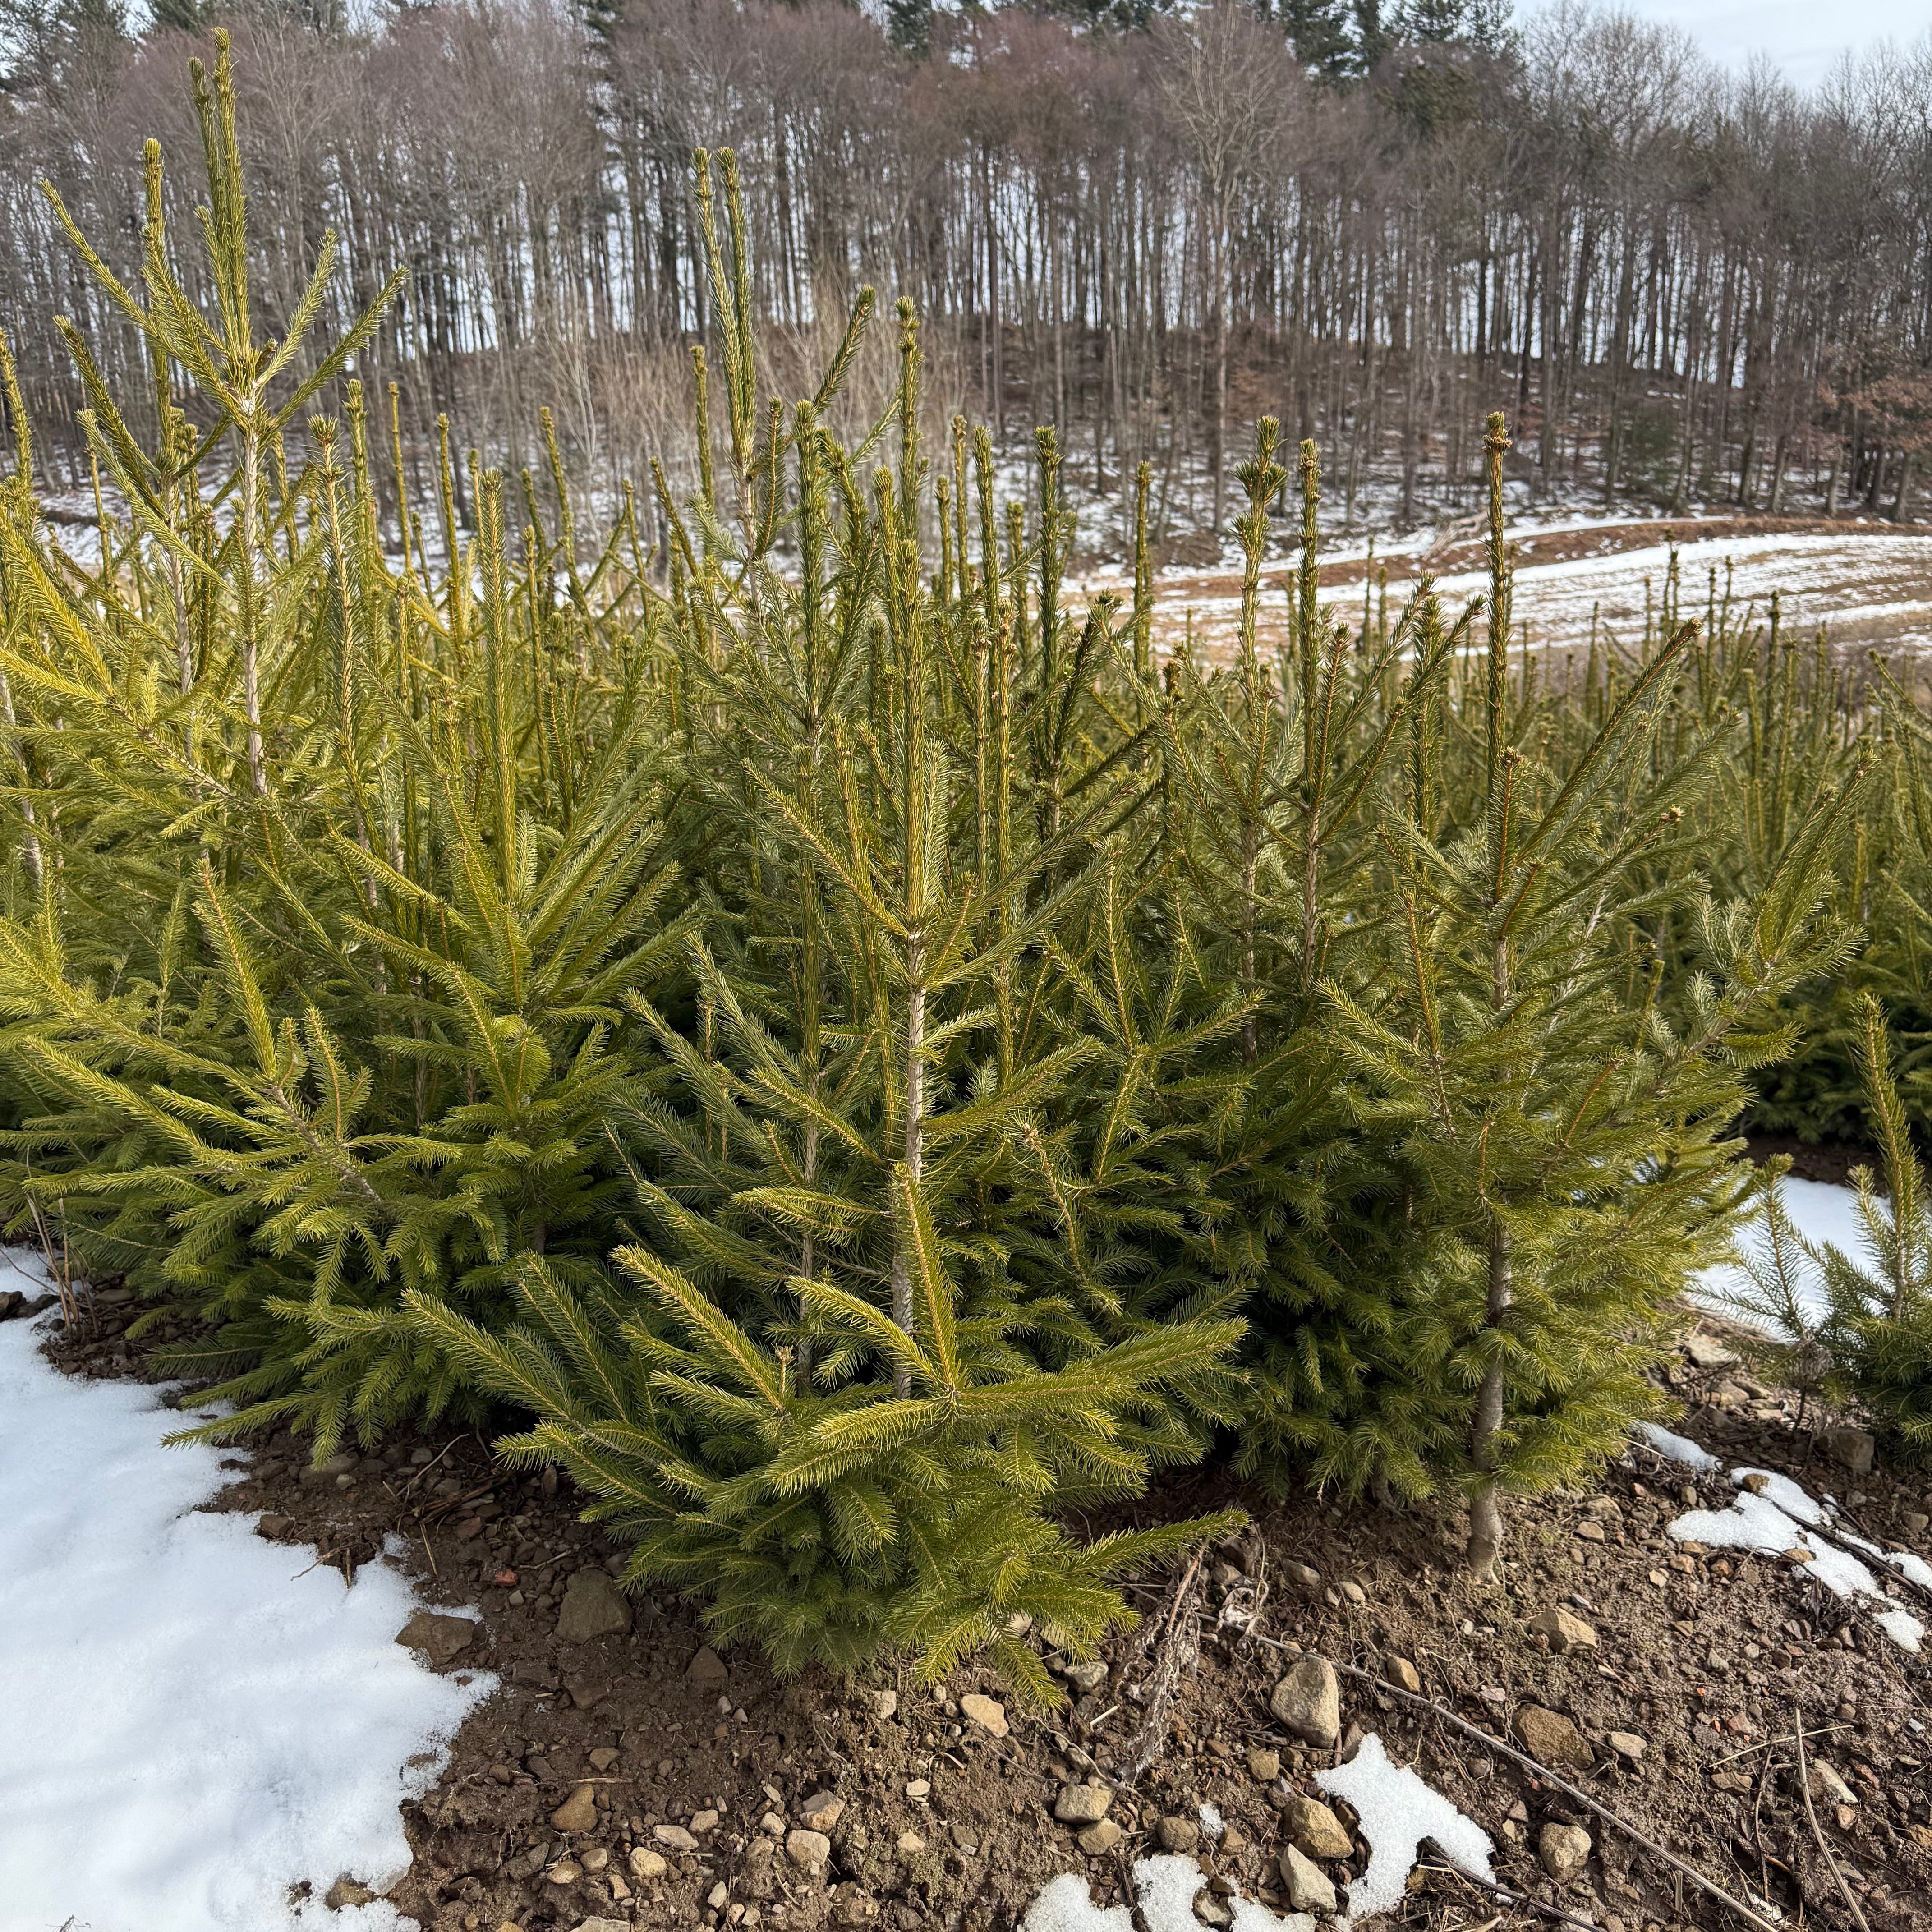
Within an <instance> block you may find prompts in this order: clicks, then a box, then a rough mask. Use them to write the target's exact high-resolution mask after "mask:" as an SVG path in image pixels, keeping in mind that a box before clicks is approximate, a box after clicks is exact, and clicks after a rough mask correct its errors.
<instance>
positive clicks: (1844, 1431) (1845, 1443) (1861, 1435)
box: [1825, 1424, 1877, 1476]
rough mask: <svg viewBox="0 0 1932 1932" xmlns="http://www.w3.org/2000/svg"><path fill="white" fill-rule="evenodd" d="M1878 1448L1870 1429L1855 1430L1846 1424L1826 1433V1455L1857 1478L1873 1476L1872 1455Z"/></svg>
mask: <svg viewBox="0 0 1932 1932" xmlns="http://www.w3.org/2000/svg"><path fill="white" fill-rule="evenodd" d="M1876 1447H1877V1445H1876V1443H1874V1442H1873V1440H1872V1436H1871V1432H1870V1430H1868V1429H1854V1428H1852V1427H1850V1426H1849V1424H1846V1426H1845V1427H1842V1428H1838V1429H1828V1430H1826V1432H1825V1454H1826V1455H1828V1456H1829V1457H1831V1459H1832V1461H1833V1462H1835V1463H1842V1464H1843V1466H1845V1468H1846V1469H1849V1471H1850V1472H1852V1475H1855V1476H1868V1475H1870V1474H1871V1466H1872V1454H1873V1450H1874V1449H1875V1448H1876Z"/></svg>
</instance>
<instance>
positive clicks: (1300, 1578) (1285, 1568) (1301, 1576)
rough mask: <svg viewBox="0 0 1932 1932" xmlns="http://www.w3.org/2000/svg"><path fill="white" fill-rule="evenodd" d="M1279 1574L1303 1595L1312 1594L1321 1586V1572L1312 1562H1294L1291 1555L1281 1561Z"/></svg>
mask: <svg viewBox="0 0 1932 1932" xmlns="http://www.w3.org/2000/svg"><path fill="white" fill-rule="evenodd" d="M1281 1574H1282V1575H1283V1577H1284V1578H1285V1579H1286V1580H1287V1581H1288V1582H1289V1583H1292V1584H1293V1585H1294V1586H1295V1588H1296V1589H1298V1590H1299V1591H1301V1592H1302V1594H1303V1595H1304V1596H1310V1597H1312V1596H1313V1595H1315V1593H1316V1591H1318V1590H1319V1589H1321V1587H1322V1572H1321V1571H1319V1570H1317V1569H1316V1568H1314V1567H1313V1565H1310V1564H1307V1563H1298V1562H1295V1559H1293V1558H1292V1557H1289V1558H1288V1559H1286V1560H1285V1561H1284V1562H1283V1564H1282V1566H1281Z"/></svg>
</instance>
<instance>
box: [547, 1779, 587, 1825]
mask: <svg viewBox="0 0 1932 1932" xmlns="http://www.w3.org/2000/svg"><path fill="white" fill-rule="evenodd" d="M550 1823H552V1824H553V1825H554V1826H556V1829H558V1830H559V1832H594V1831H595V1830H596V1829H597V1787H595V1785H594V1784H580V1785H579V1786H578V1787H577V1789H576V1790H574V1791H573V1792H572V1793H571V1794H570V1796H568V1798H566V1799H565V1800H564V1801H563V1802H562V1804H561V1805H559V1806H558V1807H557V1808H556V1810H555V1811H553V1812H552V1813H551V1814H550Z"/></svg>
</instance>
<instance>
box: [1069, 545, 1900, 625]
mask: <svg viewBox="0 0 1932 1932" xmlns="http://www.w3.org/2000/svg"><path fill="white" fill-rule="evenodd" d="M1623 521H1625V522H1628V519H1624V520H1623ZM1591 527H1592V521H1591V520H1588V519H1579V518H1575V517H1569V518H1565V519H1562V520H1559V521H1553V522H1551V523H1549V524H1547V525H1546V526H1542V527H1541V528H1540V529H1539V528H1536V527H1526V526H1515V525H1513V526H1512V527H1511V539H1512V541H1514V542H1515V543H1516V544H1517V550H1518V563H1517V573H1516V588H1515V604H1514V611H1515V616H1516V621H1517V624H1518V625H1523V624H1527V625H1529V638H1530V641H1531V643H1532V644H1534V645H1539V646H1548V647H1550V648H1554V649H1570V648H1582V647H1583V646H1586V644H1587V643H1588V641H1589V637H1590V634H1591V631H1592V625H1593V624H1594V625H1595V626H1596V627H1597V628H1598V631H1599V632H1600V633H1601V634H1608V635H1610V636H1612V637H1615V639H1616V640H1617V642H1618V643H1619V644H1621V645H1622V646H1624V647H1625V649H1634V648H1636V647H1637V646H1638V645H1639V644H1640V643H1641V642H1642V640H1643V626H1644V619H1645V613H1646V607H1649V606H1654V605H1655V603H1656V601H1658V600H1659V599H1661V597H1662V595H1663V593H1664V584H1665V579H1666V576H1667V572H1668V570H1669V568H1670V548H1669V546H1668V545H1667V544H1665V543H1664V542H1663V541H1658V543H1656V544H1650V545H1647V546H1646V547H1643V548H1642V549H1637V550H1625V549H1619V548H1616V547H1607V549H1606V550H1604V553H1601V554H1599V555H1590V556H1571V557H1568V558H1565V559H1562V560H1561V561H1557V562H1548V563H1538V562H1537V561H1536V549H1537V544H1538V541H1539V539H1540V538H1555V537H1558V536H1565V535H1567V536H1568V537H1571V538H1574V536H1575V535H1577V532H1580V531H1585V530H1587V529H1589V528H1591ZM1664 527H1665V525H1664V523H1662V522H1661V521H1660V522H1659V523H1658V532H1659V535H1660V538H1661V535H1662V532H1663V530H1664ZM1684 534H1685V537H1686V538H1687V540H1686V541H1684V542H1682V544H1680V545H1679V549H1678V553H1677V554H1678V565H1679V608H1680V610H1681V611H1682V614H1683V615H1684V616H1686V617H1696V618H1698V619H1702V618H1703V616H1704V615H1705V611H1706V604H1707V602H1708V601H1709V595H1710V588H1711V584H1712V573H1713V572H1715V579H1716V589H1717V595H1718V600H1719V602H1720V604H1722V602H1723V600H1724V597H1725V595H1726V594H1727V586H1728V594H1729V596H1730V616H1731V620H1732V622H1733V623H1741V622H1745V620H1746V619H1747V618H1749V619H1750V620H1751V621H1754V622H1763V621H1764V619H1765V618H1766V616H1767V614H1768V613H1769V607H1770V602H1771V593H1772V592H1773V591H1774V590H1775V591H1777V592H1779V593H1780V598H1781V610H1782V616H1783V621H1784V625H1785V631H1786V634H1787V635H1788V636H1792V637H1808V636H1809V635H1810V634H1811V631H1812V630H1813V629H1814V627H1815V626H1817V625H1820V624H1822V625H1825V627H1826V634H1827V635H1828V636H1829V637H1830V638H1831V640H1832V642H1833V643H1837V644H1840V645H1867V646H1873V647H1875V648H1879V649H1924V648H1925V647H1926V646H1928V645H1932V532H1924V531H1909V530H1900V531H1894V530H1892V529H1890V528H1889V527H1888V526H1886V527H1880V526H1873V527H1871V528H1869V529H1856V528H1854V529H1847V530H1846V532H1845V533H1844V534H1843V535H1840V534H1838V533H1836V532H1833V533H1831V534H1815V535H1814V534H1804V533H1799V532H1786V533H1783V534H1778V535H1767V536H1751V537H1747V536H1738V535H1725V536H1720V537H1710V538H1704V539H1703V540H1701V541H1700V540H1698V539H1697V538H1696V535H1695V531H1694V528H1692V529H1686V530H1685V532H1684ZM1435 536H1436V532H1433V531H1425V532H1421V534H1420V535H1412V536H1411V537H1409V538H1403V539H1384V540H1382V541H1379V542H1378V543H1377V544H1376V552H1375V554H1376V559H1377V561H1378V562H1379V563H1380V564H1385V565H1387V566H1388V610H1389V613H1390V616H1391V619H1393V618H1394V615H1395V613H1397V611H1399V610H1400V609H1401V607H1402V606H1403V603H1404V602H1405V601H1406V599H1407V598H1409V595H1411V594H1412V592H1413V591H1414V590H1415V587H1416V583H1417V581H1418V577H1419V574H1420V569H1421V559H1422V557H1423V556H1424V554H1425V553H1427V550H1428V548H1429V547H1430V544H1431V542H1432V541H1433V539H1434V538H1435ZM1604 541H1605V543H1606V544H1607V545H1613V538H1611V537H1610V536H1609V535H1606V537H1605V538H1604ZM1568 547H1574V544H1571V546H1568ZM1367 555H1368V553H1367V548H1366V546H1363V545H1354V546H1351V547H1346V548H1344V547H1337V549H1335V550H1333V551H1329V550H1325V551H1324V552H1323V553H1322V562H1324V564H1325V565H1334V564H1347V563H1351V562H1358V563H1362V564H1364V565H1366V563H1367ZM1293 572H1294V558H1293V556H1287V557H1285V558H1281V559H1271V560H1270V562H1269V564H1268V568H1267V570H1266V571H1265V573H1264V577H1263V586H1264V587H1263V590H1262V607H1261V617H1260V630H1261V632H1262V636H1263V637H1264V638H1265V639H1272V638H1274V637H1276V636H1277V635H1278V634H1280V632H1281V631H1282V629H1283V626H1284V625H1286V621H1287V618H1288V615H1289V598H1290V596H1291V595H1292V582H1293ZM1366 577H1367V572H1366V569H1365V571H1364V580H1363V581H1358V582H1356V583H1331V584H1328V585H1325V586H1324V588H1323V590H1322V602H1323V603H1324V604H1325V605H1328V606H1329V607H1332V608H1333V609H1334V610H1336V611H1337V612H1338V613H1340V614H1341V615H1342V616H1343V619H1344V620H1345V621H1349V622H1360V621H1361V616H1362V610H1363V598H1364V594H1365V591H1366V589H1367V583H1366ZM1131 586H1132V580H1131V577H1130V576H1128V575H1126V574H1123V573H1121V571H1118V570H1115V571H1106V572H1096V573H1094V574H1093V575H1091V577H1088V578H1085V579H1083V580H1082V588H1083V589H1087V590H1089V591H1092V590H1099V589H1111V590H1112V591H1113V592H1115V594H1116V595H1123V594H1124V593H1125V592H1127V591H1129V590H1130V589H1131ZM1488 587H1489V580H1488V577H1487V574H1486V573H1485V572H1484V571H1477V570H1466V571H1457V572H1455V573H1454V574H1449V575H1445V576H1442V577H1438V578H1437V579H1436V591H1437V593H1438V595H1439V596H1440V597H1441V598H1442V603H1443V607H1444V609H1445V611H1446V612H1448V613H1449V614H1450V615H1451V616H1455V615H1456V614H1457V613H1460V611H1461V610H1462V609H1463V606H1464V605H1465V604H1467V603H1468V602H1469V600H1470V599H1471V598H1474V597H1476V596H1478V595H1481V594H1483V593H1484V592H1486V591H1487V589H1488ZM1378 594H1379V593H1378ZM1155 612H1156V615H1155V624H1156V628H1157V635H1158V636H1159V637H1160V639H1161V640H1162V641H1163V642H1164V643H1169V644H1170V645H1171V644H1173V643H1178V641H1179V640H1180V638H1181V635H1182V634H1183V633H1184V631H1191V634H1192V635H1193V637H1194V638H1195V639H1196V640H1197V642H1199V643H1202V645H1204V646H1206V647H1207V648H1208V649H1210V650H1211V651H1213V650H1217V649H1223V648H1225V647H1226V646H1229V645H1230V644H1232V642H1233V640H1234V639H1235V634H1236V627H1237V625H1238V621H1239V618H1240V614H1241V597H1240V594H1239V585H1238V582H1232V581H1231V580H1230V577H1229V570H1228V568H1227V566H1226V565H1225V564H1223V565H1220V566H1217V567H1215V568H1212V569H1198V570H1187V569H1177V570H1170V571H1164V572H1163V573H1162V574H1161V576H1160V578H1159V579H1158V580H1157V583H1156V586H1155Z"/></svg>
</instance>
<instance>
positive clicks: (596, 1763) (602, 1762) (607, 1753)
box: [590, 1745, 617, 1771]
mask: <svg viewBox="0 0 1932 1932" xmlns="http://www.w3.org/2000/svg"><path fill="white" fill-rule="evenodd" d="M616 1762H617V1754H616V1752H615V1751H613V1750H612V1749H611V1748H610V1746H609V1745H598V1747H597V1748H596V1749H595V1751H592V1753H591V1754H590V1769H592V1771H608V1770H609V1769H610V1767H611V1766H613V1764H615V1763H616Z"/></svg>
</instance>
